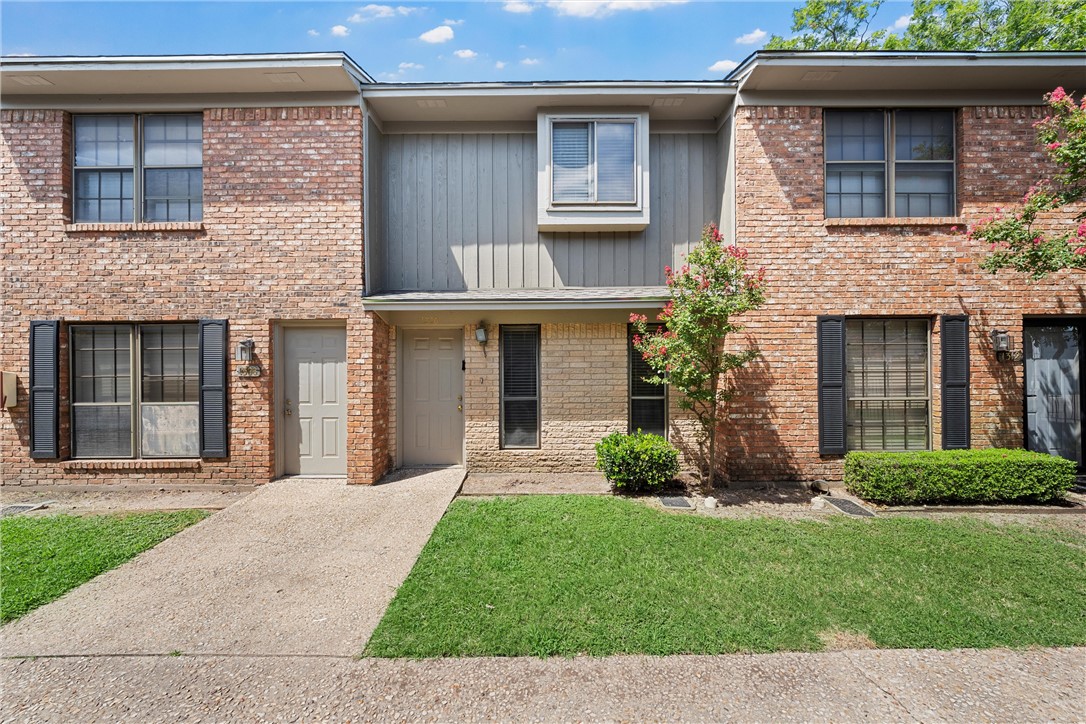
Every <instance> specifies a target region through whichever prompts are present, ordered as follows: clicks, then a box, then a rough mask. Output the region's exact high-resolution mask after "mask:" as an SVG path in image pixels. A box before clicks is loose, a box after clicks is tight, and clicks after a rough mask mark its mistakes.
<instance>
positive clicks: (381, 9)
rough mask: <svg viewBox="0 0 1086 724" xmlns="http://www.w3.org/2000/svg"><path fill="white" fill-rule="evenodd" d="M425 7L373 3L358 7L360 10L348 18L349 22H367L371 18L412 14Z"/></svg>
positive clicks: (377, 18)
mask: <svg viewBox="0 0 1086 724" xmlns="http://www.w3.org/2000/svg"><path fill="white" fill-rule="evenodd" d="M423 9H424V8H419V7H414V8H410V7H406V6H404V5H397V6H396V7H393V6H391V5H373V4H370V5H365V6H363V7H360V8H358V12H356V13H355V14H354V15H352V16H351V17H349V18H347V22H349V23H365V22H368V21H370V20H379V19H381V18H395V17H397V16H403V15H410V14H412V13H417V12H418V11H420V10H423Z"/></svg>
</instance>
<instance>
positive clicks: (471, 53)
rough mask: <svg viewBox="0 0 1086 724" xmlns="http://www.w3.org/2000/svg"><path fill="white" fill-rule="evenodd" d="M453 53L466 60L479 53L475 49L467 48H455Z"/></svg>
mask: <svg viewBox="0 0 1086 724" xmlns="http://www.w3.org/2000/svg"><path fill="white" fill-rule="evenodd" d="M453 55H455V56H456V57H457V58H463V59H464V60H471V59H472V58H474V57H475V56H477V55H479V54H478V53H476V52H475V51H474V50H468V49H467V48H464V49H463V50H454V51H453Z"/></svg>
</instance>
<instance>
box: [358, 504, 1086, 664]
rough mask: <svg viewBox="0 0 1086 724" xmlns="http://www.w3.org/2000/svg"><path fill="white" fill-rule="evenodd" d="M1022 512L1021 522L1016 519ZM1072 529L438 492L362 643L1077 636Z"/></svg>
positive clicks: (672, 647) (386, 650)
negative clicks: (797, 516) (732, 513)
mask: <svg viewBox="0 0 1086 724" xmlns="http://www.w3.org/2000/svg"><path fill="white" fill-rule="evenodd" d="M1024 520H1029V521H1030V522H1032V519H1024ZM1084 590H1086V536H1084V535H1083V534H1082V533H1081V532H1080V531H1078V530H1074V529H1070V530H1060V531H1051V530H1047V529H1045V528H1043V527H1041V525H1040V524H1038V528H1037V529H1028V528H1023V527H1019V526H1013V525H1005V526H998V527H997V526H992V525H986V524H984V523H980V522H978V521H975V520H971V519H966V518H959V519H954V520H939V521H933V520H924V519H917V518H905V517H886V518H881V517H880V518H875V519H866V520H856V519H851V518H844V517H843V516H833V517H831V518H829V519H827V520H825V521H790V520H780V519H769V518H750V519H745V520H721V519H716V518H711V517H709V516H701V515H683V514H676V513H665V512H663V511H659V510H653V509H652V508H650V507H648V506H647V505H644V504H642V503H639V502H636V501H631V500H624V499H621V498H608V497H595V496H518V497H516V498H497V499H492V500H478V499H465V498H461V499H459V500H456V501H454V502H453V503H452V505H451V506H450V507H449V510H448V512H447V513H446V515H445V517H444V518H443V519H442V520H441V522H440V523H438V526H437V529H436V530H435V531H434V534H433V536H432V537H431V539H430V541H429V543H427V544H426V547H425V549H424V550H423V551H422V554H421V555H420V556H419V559H418V562H417V563H416V564H415V567H414V569H413V570H412V571H411V574H410V575H409V576H408V577H407V580H406V581H405V582H404V583H403V585H402V586H401V587H400V588H399V590H397V592H396V597H395V599H394V600H393V601H392V604H391V605H390V606H389V608H388V610H387V612H386V613H385V616H384V618H383V620H382V621H381V623H380V625H379V626H378V627H377V630H376V631H375V632H374V634H373V637H372V638H371V639H370V641H369V643H368V645H367V646H366V655H368V656H384V657H400V656H408V657H424V656H525V655H528V656H554V655H558V656H574V655H578V654H588V655H591V656H607V655H612V654H653V655H668V654H720V653H727V652H736V651H742V652H754V651H786V650H799V651H817V650H819V649H821V648H822V647H823V644H822V641H821V640H820V639H819V633H822V632H826V631H833V630H836V631H847V632H853V633H856V634H863V635H866V636H868V637H870V638H871V639H872V640H873V641H874V642H875V644H876V645H878V646H880V647H886V648H907V647H915V648H929V647H930V648H940V649H951V648H959V647H992V646H1013V647H1019V646H1081V645H1083V644H1086V617H1083V616H1079V615H1074V616H1071V615H1068V612H1069V611H1081V610H1082V592H1083V591H1084Z"/></svg>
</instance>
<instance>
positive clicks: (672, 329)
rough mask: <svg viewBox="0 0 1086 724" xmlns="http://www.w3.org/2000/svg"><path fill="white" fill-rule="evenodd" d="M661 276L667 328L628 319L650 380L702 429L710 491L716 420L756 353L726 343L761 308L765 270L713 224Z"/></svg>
mask: <svg viewBox="0 0 1086 724" xmlns="http://www.w3.org/2000/svg"><path fill="white" fill-rule="evenodd" d="M664 273H665V275H666V277H667V286H668V290H669V292H670V295H671V299H670V300H669V301H668V303H667V305H665V306H664V308H663V310H662V311H661V312H660V313H659V315H658V316H657V320H658V321H659V322H661V323H662V325H663V326H661V327H659V328H657V329H656V330H650V328H649V320H648V318H647V317H646V316H645V315H643V314H632V315H630V323H631V324H632V325H633V327H634V332H635V334H634V337H633V343H634V347H635V348H636V349H637V350H638V351H639V352H640V353H641V355H642V356H643V357H644V359H645V362H646V363H647V364H648V365H649V367H650V368H652V370H653V371H654V372H655V373H656V374H654V375H653V376H652V377H647V378H645V380H646V381H647V382H650V383H652V384H655V385H665V384H666V385H671V388H672V389H674V390H678V391H679V392H680V393H681V395H680V396H679V403H678V404H679V407H680V408H682V409H684V410H689V411H691V412H692V413H693V414H694V416H695V418H696V419H697V421H698V423H699V424H700V427H701V436H700V437H699V439H698V444H699V447H700V448H701V452H702V456H703V459H704V460H705V467H706V469H705V470H704V471H703V473H702V476H701V482H702V487H703V488H704V490H705V492H706V494H709V493H711V492H712V489H713V482H714V479H715V477H716V468H715V465H714V462H715V461H716V451H717V423H718V422H719V421H720V420H721V419H722V408H723V407H724V406H725V405H726V404H727V403H728V401H729V400H731V399H732V398H733V397H734V396H735V394H736V390H735V389H734V388H733V387H732V383H731V382H730V381H729V379H728V373H729V372H731V371H732V370H736V369H738V368H740V367H742V366H743V365H745V364H747V363H748V362H750V361H751V360H752V359H753V358H754V357H755V356H756V355H757V350H754V349H745V350H741V351H737V352H733V351H728V350H727V349H725V340H726V339H727V337H728V335H729V334H731V333H732V332H735V331H738V330H739V329H741V327H740V326H739V325H738V324H737V323H736V321H735V318H736V317H738V316H739V315H741V314H743V313H744V312H749V311H751V310H753V309H757V308H758V307H760V306H762V304H763V303H764V301H765V295H764V288H765V269H764V268H763V269H758V270H757V271H750V270H749V268H748V266H747V251H746V249H742V248H740V247H738V246H734V245H726V244H725V243H724V239H723V237H722V236H721V235H720V230H719V229H717V227H716V225H715V224H710V225H709V226H706V227H705V229H704V231H703V232H702V235H701V240H700V241H699V242H698V244H697V246H695V247H694V249H693V250H691V252H690V253H689V254H688V255H687V257H686V263H685V264H683V266H682V268H680V269H678V270H673V269H672V268H671V267H664Z"/></svg>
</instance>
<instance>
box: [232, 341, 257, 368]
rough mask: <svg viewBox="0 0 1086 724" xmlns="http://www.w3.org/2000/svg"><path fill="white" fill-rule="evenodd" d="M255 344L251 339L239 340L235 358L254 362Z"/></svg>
mask: <svg viewBox="0 0 1086 724" xmlns="http://www.w3.org/2000/svg"><path fill="white" fill-rule="evenodd" d="M254 346H255V344H254V343H253V340H251V339H243V340H241V341H240V342H238V348H237V351H236V352H234V360H235V361H236V362H244V363H245V364H252V362H253V347H254Z"/></svg>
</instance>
